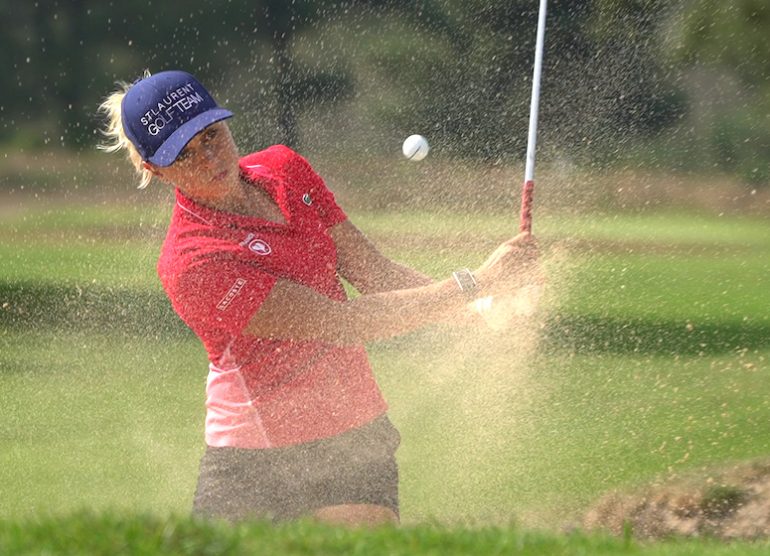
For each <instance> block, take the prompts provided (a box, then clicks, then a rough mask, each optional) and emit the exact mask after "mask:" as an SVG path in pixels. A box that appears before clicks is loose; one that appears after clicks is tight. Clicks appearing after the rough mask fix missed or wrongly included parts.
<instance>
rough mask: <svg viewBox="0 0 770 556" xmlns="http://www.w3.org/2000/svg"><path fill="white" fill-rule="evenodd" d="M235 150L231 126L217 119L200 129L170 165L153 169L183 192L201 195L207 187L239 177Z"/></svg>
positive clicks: (215, 186) (236, 150)
mask: <svg viewBox="0 0 770 556" xmlns="http://www.w3.org/2000/svg"><path fill="white" fill-rule="evenodd" d="M238 160H239V156H238V149H237V148H236V146H235V142H234V141H233V136H232V134H231V133H230V128H229V127H228V126H227V124H226V123H225V122H216V123H213V124H211V125H210V126H208V127H207V128H205V129H203V130H202V131H201V132H199V133H198V134H197V135H196V136H195V137H193V138H192V140H191V141H190V142H189V143H188V144H187V146H186V147H185V148H184V150H183V151H182V152H181V153H179V156H178V157H177V159H176V160H175V161H174V163H173V164H172V165H171V166H167V167H165V168H158V167H154V172H155V174H156V175H157V176H159V177H161V178H162V179H163V180H165V181H167V182H171V183H172V184H173V185H176V186H177V187H179V188H180V189H182V190H183V191H186V192H189V193H191V194H198V195H204V196H205V192H206V191H207V190H211V189H212V188H214V189H217V186H218V185H222V184H225V183H227V182H228V181H229V180H231V179H233V178H236V177H238V175H239V173H240V170H239V168H238Z"/></svg>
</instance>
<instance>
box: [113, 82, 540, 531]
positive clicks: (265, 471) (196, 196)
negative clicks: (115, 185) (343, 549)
mask: <svg viewBox="0 0 770 556" xmlns="http://www.w3.org/2000/svg"><path fill="white" fill-rule="evenodd" d="M101 109H102V110H103V111H104V112H106V113H107V115H108V117H109V124H108V127H107V129H106V133H107V135H108V137H109V144H108V145H104V146H103V148H104V149H105V150H108V151H116V150H119V149H122V148H125V149H126V150H127V151H128V155H129V158H130V160H131V161H132V162H133V164H134V166H135V168H136V169H137V171H138V173H139V174H140V176H141V187H144V186H146V185H147V184H148V183H149V181H150V180H151V179H152V178H153V177H156V178H159V179H160V180H161V181H163V182H165V183H167V184H169V185H171V186H173V187H174V188H175V191H176V193H175V194H176V205H175V206H174V209H173V214H172V217H171V223H170V225H169V229H168V234H167V237H166V240H165V242H164V245H163V248H162V252H161V255H160V260H159V262H158V273H159V276H160V279H161V282H162V284H163V287H164V289H165V291H166V293H167V294H168V297H169V299H170V300H171V304H172V305H173V307H174V310H175V311H176V312H177V313H178V314H179V316H180V317H181V318H182V319H183V320H184V321H185V323H187V325H188V326H189V327H190V328H191V329H192V330H193V331H194V332H195V333H196V334H197V336H198V337H199V338H200V340H201V341H202V342H203V344H204V346H205V348H206V351H207V352H208V357H209V375H208V381H207V388H206V434H205V438H206V445H207V448H206V452H205V454H204V456H203V458H202V460H201V465H200V476H199V479H198V485H197V489H196V493H195V498H194V508H193V510H194V513H195V514H196V515H201V516H209V517H220V518H225V519H230V520H236V519H241V518H245V517H254V516H256V517H271V518H273V519H275V520H285V519H293V518H297V517H301V516H314V517H315V518H318V519H320V520H322V521H326V522H331V523H344V524H380V523H390V522H397V520H398V471H397V467H396V462H395V458H394V454H395V451H396V448H397V447H398V444H399V435H398V432H397V431H396V430H395V428H394V427H393V426H392V424H391V423H390V421H389V420H388V418H387V416H386V409H387V406H386V403H385V401H384V400H383V398H382V395H381V394H380V391H379V389H378V387H377V384H376V383H375V380H374V377H373V375H372V370H371V368H370V366H369V362H368V359H367V355H366V352H365V350H364V347H363V346H364V344H366V343H367V342H369V341H371V340H377V339H381V338H388V337H391V336H394V335H397V334H402V333H405V332H407V331H410V330H413V329H415V328H418V327H420V326H423V325H426V324H428V323H433V322H438V321H442V320H449V319H457V318H458V317H459V316H460V315H462V314H463V313H464V312H465V311H467V309H466V306H467V304H468V303H469V301H471V300H472V299H474V298H475V297H476V296H478V295H481V294H482V293H483V294H484V295H489V294H494V293H503V292H510V291H513V289H515V288H516V287H519V286H521V285H522V284H523V280H524V278H523V277H524V276H525V275H526V270H527V269H528V268H531V267H532V266H533V264H534V262H535V256H536V250H535V246H534V242H533V241H532V240H531V238H530V236H529V235H526V234H524V235H519V236H517V237H515V238H513V239H512V240H510V241H508V242H506V243H504V244H503V245H502V246H500V247H499V248H498V249H497V250H496V251H495V252H494V253H493V254H492V255H491V256H490V257H489V259H488V260H487V261H486V262H485V263H484V264H483V265H482V266H481V267H480V268H479V269H477V270H475V271H473V272H470V271H469V270H467V269H464V270H459V271H458V272H455V273H454V274H453V276H450V277H448V278H447V279H446V280H443V281H440V282H433V281H432V280H431V279H430V278H428V277H427V276H424V275H422V274H420V273H419V272H416V271H414V270H411V269H409V268H406V267H404V266H401V265H399V264H397V263H394V262H392V261H390V260H388V259H387V258H386V257H384V256H383V255H382V254H381V253H380V252H379V251H378V250H377V249H376V248H375V247H374V245H372V243H370V242H369V241H368V240H367V239H366V238H365V237H364V235H363V234H362V233H361V232H360V231H359V230H358V229H357V228H356V227H355V226H354V225H353V224H352V223H351V222H350V221H349V220H348V219H347V217H346V216H345V213H344V212H343V211H342V209H340V207H339V206H338V205H337V204H336V203H335V200H334V197H333V195H332V193H331V192H330V191H329V190H328V189H327V188H326V185H325V184H324V181H323V180H322V179H321V178H320V177H319V176H318V175H317V174H316V173H315V172H314V171H313V168H312V167H311V166H310V165H309V164H308V162H307V161H306V160H305V159H304V158H302V157H301V156H300V155H298V154H297V153H296V152H294V151H292V150H291V149H289V148H287V147H285V146H281V145H275V146H272V147H269V148H267V149H265V150H263V151H259V152H256V153H253V154H250V155H248V156H245V157H243V158H239V154H238V151H237V149H236V146H235V143H234V142H233V137H232V135H231V134H230V130H229V128H228V126H227V124H226V123H225V121H224V120H226V119H227V118H229V117H231V116H232V113H231V112H229V111H227V110H225V109H223V108H220V107H219V106H217V104H216V103H215V101H214V99H213V98H212V96H211V95H210V94H209V93H208V92H207V91H206V89H204V87H203V86H202V85H201V84H200V83H199V82H198V81H197V80H196V79H195V78H194V77H193V76H192V75H190V74H188V73H185V72H182V71H166V72H162V73H158V74H155V75H149V74H145V76H144V77H143V78H141V79H139V80H138V81H136V82H134V83H133V84H131V85H122V86H121V88H120V90H119V91H117V92H115V93H113V94H112V95H110V96H109V97H108V98H107V100H105V102H104V103H103V104H102V106H101ZM340 277H343V278H345V279H346V280H347V281H348V282H350V284H352V285H353V286H354V287H355V288H356V289H357V290H358V291H359V292H360V293H361V295H360V296H359V297H356V298H355V299H348V298H347V296H346V294H345V290H344V289H343V287H342V284H341V282H340Z"/></svg>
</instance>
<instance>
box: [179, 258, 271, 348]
mask: <svg viewBox="0 0 770 556" xmlns="http://www.w3.org/2000/svg"><path fill="white" fill-rule="evenodd" d="M277 280H278V277H277V276H275V275H273V274H270V273H269V272H266V271H264V270H263V269H260V268H259V267H257V266H255V265H253V264H250V263H249V262H247V261H238V260H226V261H217V260H208V261H205V262H202V263H199V264H197V265H195V266H194V267H192V268H190V269H188V270H186V271H185V272H184V274H183V275H182V276H181V277H180V278H179V281H178V284H177V292H176V296H175V297H176V303H175V305H176V309H177V312H178V313H179V315H180V316H181V317H182V319H183V320H184V321H185V322H186V323H187V324H188V326H190V328H192V329H193V330H194V331H195V332H196V333H197V334H198V335H199V336H202V337H205V336H207V335H208V334H210V333H211V332H212V331H213V330H215V329H218V330H220V331H225V332H227V333H229V334H231V335H238V334H241V332H242V331H243V329H244V328H245V327H246V325H247V324H248V323H249V321H250V320H251V318H252V317H253V316H254V314H255V313H256V312H257V310H258V309H259V307H260V305H262V303H263V302H264V301H265V299H266V298H267V296H268V295H269V294H270V290H272V288H273V286H274V285H275V283H276V281H277Z"/></svg>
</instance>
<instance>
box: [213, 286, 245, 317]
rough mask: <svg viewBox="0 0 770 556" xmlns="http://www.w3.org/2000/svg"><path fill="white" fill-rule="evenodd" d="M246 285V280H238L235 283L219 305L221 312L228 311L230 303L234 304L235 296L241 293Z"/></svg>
mask: <svg viewBox="0 0 770 556" xmlns="http://www.w3.org/2000/svg"><path fill="white" fill-rule="evenodd" d="M245 285H246V280H244V279H243V278H238V279H237V280H236V281H235V283H234V284H233V285H232V286H230V289H229V290H228V292H227V293H226V294H225V296H224V297H223V298H222V300H221V301H220V302H219V303H218V304H217V309H219V310H220V311H224V310H225V309H227V307H228V306H229V305H230V303H232V301H233V299H235V296H236V295H238V294H239V293H241V290H242V289H243V286H245Z"/></svg>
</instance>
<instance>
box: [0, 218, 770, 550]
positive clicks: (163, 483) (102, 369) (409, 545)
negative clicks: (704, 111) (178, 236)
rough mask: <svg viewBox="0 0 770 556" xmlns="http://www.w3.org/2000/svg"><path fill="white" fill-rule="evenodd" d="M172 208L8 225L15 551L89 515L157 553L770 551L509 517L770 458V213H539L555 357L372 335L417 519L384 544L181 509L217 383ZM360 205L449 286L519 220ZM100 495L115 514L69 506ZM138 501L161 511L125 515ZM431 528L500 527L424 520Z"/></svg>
mask: <svg viewBox="0 0 770 556" xmlns="http://www.w3.org/2000/svg"><path fill="white" fill-rule="evenodd" d="M166 216H167V210H166V209H165V208H150V209H145V208H141V207H131V208H125V209H124V208H113V209H110V210H109V211H104V210H103V208H102V207H95V208H85V207H72V208H68V207H66V206H65V207H60V208H58V209H57V210H56V211H53V210H48V209H45V210H43V209H40V210H27V211H24V212H19V213H17V214H14V215H9V217H8V218H6V219H4V220H3V221H2V223H0V260H2V261H3V264H2V266H0V306H2V309H0V404H1V405H2V407H3V410H2V411H3V419H2V420H0V443H1V444H2V445H3V446H7V447H8V448H7V449H5V450H2V451H0V485H2V487H0V499H2V500H3V503H2V504H0V519H2V521H0V531H1V532H0V553H5V552H6V551H5V550H3V546H4V545H3V544H2V543H3V542H5V543H9V542H15V543H17V544H15V545H10V544H8V545H7V546H14V547H24V546H29V547H30V548H28V549H24V548H18V550H16V552H17V553H24V550H27V552H28V553H39V552H41V551H42V550H43V549H42V548H40V547H41V546H42V547H44V546H47V545H45V543H46V542H61V543H66V542H69V541H67V535H69V534H70V533H71V534H72V539H74V540H72V542H83V543H85V544H84V546H90V545H88V542H91V541H89V540H83V538H82V534H81V533H79V532H78V531H82V530H88V529H91V528H96V529H98V528H102V530H103V531H104V532H103V534H101V535H95V538H98V537H102V536H103V537H105V538H106V539H112V540H110V541H109V542H115V543H123V545H121V546H132V547H133V546H134V545H132V544H131V543H139V542H142V541H141V540H140V539H141V537H142V536H144V537H146V539H147V543H148V544H147V545H146V547H145V548H141V546H144V545H141V546H140V545H137V546H140V547H139V548H137V549H136V550H133V551H134V552H141V551H142V550H145V553H154V552H153V551H154V550H156V548H157V546H156V544H153V543H164V542H172V543H182V544H184V543H183V541H182V540H180V539H181V538H182V537H184V538H187V539H192V540H189V541H188V545H184V546H183V545H182V544H172V545H163V546H165V547H166V548H168V547H172V548H169V549H168V550H163V551H164V552H166V553H174V551H176V553H207V552H206V550H208V551H209V552H211V553H213V552H215V549H214V548H212V547H217V546H219V547H221V546H228V547H229V546H232V547H237V550H241V551H243V552H244V553H245V552H248V551H249V550H250V549H251V548H252V547H254V546H256V545H257V544H259V543H260V540H259V539H262V541H261V542H265V543H276V544H275V545H265V546H275V547H276V548H275V551H280V552H285V553H318V552H320V553H323V552H324V551H326V552H329V553H332V552H334V551H343V550H344V551H345V552H352V553H356V552H358V553H378V552H379V553H388V554H399V553H436V554H438V553H441V554H444V553H458V554H463V553H480V552H479V551H477V550H471V549H470V548H469V547H472V546H475V545H476V544H478V546H482V547H488V548H489V550H488V551H487V553H495V552H497V553H508V552H514V550H518V551H519V552H514V553H522V554H581V553H584V554H604V553H606V554H753V553H764V552H763V551H766V550H767V545H751V544H745V543H744V544H734V545H719V544H715V543H711V542H709V541H690V542H672V543H663V544H656V545H652V546H646V545H638V544H634V543H631V544H624V542H623V541H622V540H613V539H605V538H602V537H593V536H583V535H579V534H578V535H574V536H563V535H561V536H560V535H547V534H543V535H537V534H534V533H527V532H526V530H525V529H520V528H518V527H514V528H511V527H508V526H505V524H507V523H510V522H511V521H514V522H517V523H519V524H520V526H523V527H532V526H543V527H549V528H550V527H557V528H558V527H561V526H563V525H565V524H574V523H576V522H577V520H578V517H579V515H580V512H581V511H582V510H583V509H584V508H585V507H586V506H588V505H590V503H591V502H592V501H594V500H595V499H596V498H597V497H598V496H600V495H601V494H602V493H604V492H606V491H607V490H608V489H611V488H616V487H620V488H623V487H630V486H634V485H638V484H644V483H646V482H648V481H650V480H653V479H660V478H666V477H671V476H675V475H677V474H681V473H688V472H692V471H694V470H698V469H701V468H704V467H707V466H711V465H720V464H726V463H729V462H732V461H741V460H745V459H749V458H755V457H762V456H767V455H768V452H769V451H770V445H769V444H768V441H767V439H768V438H770V425H769V424H768V423H770V402H769V401H768V400H770V380H768V376H767V373H768V364H767V361H768V360H770V340H768V338H770V322H769V321H768V319H769V318H770V317H768V314H769V313H768V311H767V307H768V306H770V290H768V288H767V287H766V282H767V280H766V276H768V275H770V273H768V271H769V270H770V268H769V267H770V222H768V221H766V220H761V219H749V218H737V217H730V218H727V217H707V216H693V215H686V214H679V213H668V214H659V213H656V214H650V215H639V214H636V215H615V216H612V215H604V216H592V217H591V219H590V220H588V219H583V218H579V217H576V216H569V215H550V216H548V215H545V216H544V217H542V218H540V219H539V220H538V223H537V226H538V235H539V236H540V237H541V240H542V243H543V245H544V250H545V252H546V253H547V258H548V265H549V269H550V271H551V285H550V289H549V296H548V299H547V303H546V305H545V306H546V308H547V310H546V311H544V314H543V315H542V318H541V320H540V321H539V322H540V324H542V326H543V329H542V334H541V337H540V343H539V347H538V349H535V348H534V347H533V346H532V345H531V342H529V341H528V340H527V339H526V338H525V337H524V336H522V335H521V334H518V333H517V332H520V330H514V331H513V332H512V333H501V334H492V333H484V334H475V333H472V334H471V333H468V332H467V331H464V330H457V329H452V328H447V327H443V326H436V327H430V328H428V329H427V330H425V331H422V332H417V333H413V334H410V335H408V336H406V337H404V338H401V339H397V340H393V341H389V342H382V343H378V344H374V345H372V346H370V348H369V351H370V355H371V358H372V361H373V364H374V367H375V370H376V372H377V374H378V379H379V381H380V383H381V385H382V388H383V390H384V392H385V394H386V397H387V398H388V399H389V401H390V405H391V410H390V412H391V415H392V418H393V420H394V421H395V422H396V424H397V425H398V426H399V428H400V430H401V432H402V437H403V443H402V447H401V448H400V450H399V462H400V466H401V478H402V491H401V499H402V512H403V519H404V522H405V523H407V524H410V527H407V528H406V529H405V530H403V531H402V532H399V533H398V534H394V533H392V532H388V533H387V534H385V533H376V534H366V533H348V532H334V530H330V531H327V530H325V529H323V528H319V527H313V526H309V525H297V526H295V528H292V527H288V528H286V529H283V530H281V532H280V534H278V535H277V536H275V537H274V538H273V537H271V536H270V535H267V536H268V537H270V539H269V540H266V536H265V535H266V533H265V532H264V527H263V526H259V525H255V526H252V527H251V528H244V529H233V528H226V527H218V526H214V525H211V526H209V525H202V524H192V523H190V522H188V521H185V520H184V519H182V520H176V519H174V518H170V517H168V518H167V517H164V516H170V515H180V514H184V513H185V512H187V511H188V509H189V506H190V502H191V497H192V490H193V488H194V481H195V474H196V468H197V458H198V457H199V455H200V453H201V451H202V428H203V390H204V386H205V374H206V361H205V354H204V352H203V350H202V348H201V347H200V346H199V345H198V343H197V341H196V340H195V339H194V338H192V337H191V335H190V334H189V333H186V332H185V331H184V328H183V326H182V325H181V324H180V323H179V322H178V319H176V317H174V316H173V314H171V313H170V310H169V309H168V303H167V301H166V300H165V299H164V297H163V294H162V292H161V290H160V286H159V284H158V282H157V277H156V276H155V270H154V265H155V260H156V257H157V252H158V248H159V246H160V242H161V241H162V237H163V226H164V219H165V218H166ZM353 219H354V221H355V222H356V223H357V224H358V225H359V227H361V228H362V229H363V230H365V231H366V232H367V234H368V235H370V237H372V238H373V239H374V240H375V242H377V243H379V244H381V245H382V248H383V250H385V251H386V252H387V253H388V254H389V255H391V256H393V257H394V258H397V259H399V260H402V261H404V262H406V263H408V264H411V265H414V266H416V267H418V268H420V269H422V270H424V271H426V272H428V273H431V274H433V275H434V276H437V277H439V276H445V275H446V274H447V273H448V272H449V271H451V270H453V269H454V268H457V267H458V266H473V265H474V264H477V263H479V262H480V261H481V260H482V258H483V255H482V253H483V252H485V251H489V250H491V249H492V248H493V247H494V246H495V244H496V243H497V242H498V241H500V240H501V239H504V238H505V237H506V236H507V235H508V234H509V231H510V228H511V226H510V218H509V217H507V216H505V215H501V214H498V215H494V214H492V215H478V214H476V215H468V214H452V213H438V214H428V213H405V214H379V213H360V214H354V215H353ZM442 246H446V248H442ZM83 508H87V509H88V510H89V511H90V512H97V513H98V512H116V513H112V514H110V513H107V514H105V515H103V516H101V517H100V516H98V515H91V514H87V515H85V516H84V515H83V514H75V517H62V516H72V514H73V512H78V511H79V510H81V509H83ZM137 514H140V515H141V514H148V515H152V516H155V517H147V518H129V517H126V516H128V515H137ZM46 515H49V516H51V517H41V516H46ZM116 516H121V517H116ZM59 518H61V519H62V520H63V521H62V522H59V521H57V520H58V519H59ZM25 520H26V521H25ZM164 520H167V521H164ZM425 521H427V522H433V521H437V522H439V523H443V524H451V523H455V522H457V521H472V522H476V523H486V524H490V523H493V524H500V525H503V527H502V529H499V530H497V529H489V528H487V529H482V530H481V531H477V530H466V529H463V528H452V529H451V530H448V529H445V528H442V527H441V526H438V527H428V526H423V525H418V524H420V523H423V522H425ZM36 524H37V525H36ZM260 527H262V528H260ZM57 531H59V533H56V532H57ZM137 531H140V532H141V534H140V533H137ZM180 532H184V534H181V533H180ZM57 534H58V535H60V536H59V537H57ZM25 535H26V536H25ZM180 535H181V536H180ZM52 537H53V540H51V538H52ZM8 539H11V540H8ZM46 539H48V540H46ZM57 539H58V540H57ZM93 542H94V543H96V542H97V541H96V540H93ZM105 542H108V541H105ZM24 543H28V544H24ZM35 543H43V544H35ZM195 543H199V544H195ZM334 543H338V544H334ZM372 543H373V544H372ZM484 543H488V544H484ZM62 546H67V545H66V544H62ZM512 547H513V548H512ZM61 551H64V552H66V550H64V549H61ZM292 551H295V552H292ZM92 552H93V553H108V552H109V549H108V548H105V547H104V546H101V545H97V544H94V545H93V548H92ZM236 553H237V552H236Z"/></svg>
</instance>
